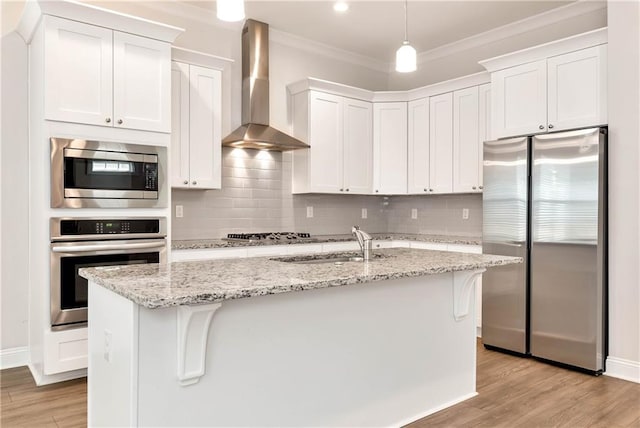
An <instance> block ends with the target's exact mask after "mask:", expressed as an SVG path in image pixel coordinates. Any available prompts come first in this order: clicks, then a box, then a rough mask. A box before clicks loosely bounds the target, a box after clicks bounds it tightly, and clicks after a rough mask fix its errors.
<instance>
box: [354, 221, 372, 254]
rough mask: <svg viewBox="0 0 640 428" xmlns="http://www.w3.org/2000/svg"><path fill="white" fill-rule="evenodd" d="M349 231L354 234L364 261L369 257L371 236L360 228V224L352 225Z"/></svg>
mask: <svg viewBox="0 0 640 428" xmlns="http://www.w3.org/2000/svg"><path fill="white" fill-rule="evenodd" d="M351 233H352V234H354V235H355V237H356V239H357V240H358V244H359V245H360V250H361V251H362V258H363V259H364V260H365V261H366V260H369V259H370V258H371V251H372V247H373V244H372V243H373V238H372V237H371V235H369V234H368V233H367V232H365V231H364V230H360V226H353V227H352V228H351Z"/></svg>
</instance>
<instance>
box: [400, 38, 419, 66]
mask: <svg viewBox="0 0 640 428" xmlns="http://www.w3.org/2000/svg"><path fill="white" fill-rule="evenodd" d="M416 69H417V66H416V50H415V49H414V48H413V46H411V45H410V44H409V41H408V40H405V41H404V42H403V43H402V46H400V49H398V50H397V51H396V71H397V72H400V73H410V72H412V71H416Z"/></svg>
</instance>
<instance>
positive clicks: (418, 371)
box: [88, 272, 476, 426]
mask: <svg viewBox="0 0 640 428" xmlns="http://www.w3.org/2000/svg"><path fill="white" fill-rule="evenodd" d="M454 275H455V273H451V272H450V273H444V274H437V275H427V276H420V277H408V278H401V279H390V280H385V281H380V282H376V283H370V284H367V285H366V286H362V285H357V284H356V285H348V286H342V287H336V288H325V289H318V290H306V291H302V292H296V293H283V294H276V295H268V296H260V297H251V298H245V299H237V300H228V301H224V302H223V303H222V306H221V307H220V309H218V310H217V311H216V312H215V314H214V316H213V320H212V323H211V327H210V329H209V333H208V340H207V345H206V349H207V352H206V359H205V374H204V376H202V377H201V378H200V380H199V381H198V382H197V383H195V384H193V385H189V386H183V385H181V383H180V382H179V379H178V355H179V349H180V346H179V345H178V333H177V331H178V311H179V309H178V307H168V308H160V309H148V308H144V307H141V306H138V305H136V304H135V303H133V302H131V301H129V300H127V299H126V298H123V297H120V296H117V295H115V294H114V293H113V292H111V291H109V290H107V289H105V288H103V287H101V286H98V285H96V284H95V283H93V282H91V283H90V297H89V299H90V301H91V305H92V306H91V311H89V318H90V320H89V326H90V327H89V329H90V333H89V334H90V339H89V346H90V357H89V358H90V361H89V367H90V371H91V373H90V378H89V379H90V381H89V387H88V389H89V425H90V426H104V425H112V426H113V425H139V426H187V425H188V426H196V425H206V426H231V425H235V426H239V425H244V426H397V425H401V424H404V423H408V422H411V421H413V420H416V419H419V418H421V417H423V416H425V415H427V414H429V413H432V412H435V411H437V410H439V409H441V408H444V407H448V406H449V405H452V404H455V403H456V402H459V401H462V400H465V399H467V398H470V397H472V396H474V395H475V357H476V349H475V346H476V343H475V322H474V320H475V314H473V312H471V313H469V314H468V316H463V317H462V318H461V319H460V320H459V321H456V319H455V317H454V285H453V282H454ZM473 296H474V294H473V290H472V292H471V295H470V296H466V297H467V298H470V299H472V300H471V301H473ZM195 307H197V306H195ZM470 310H471V311H473V305H471V306H470ZM136 314H137V315H136ZM105 331H109V332H110V333H111V345H110V346H111V347H110V356H109V359H110V361H107V360H106V356H105V340H104V337H105ZM98 373H99V374H98ZM108 397H111V398H109V399H108Z"/></svg>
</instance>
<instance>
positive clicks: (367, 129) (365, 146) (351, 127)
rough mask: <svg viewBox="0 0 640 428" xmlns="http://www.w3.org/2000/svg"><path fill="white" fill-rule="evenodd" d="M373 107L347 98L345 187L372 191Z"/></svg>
mask: <svg viewBox="0 0 640 428" xmlns="http://www.w3.org/2000/svg"><path fill="white" fill-rule="evenodd" d="M372 132H373V108H372V106H371V103H369V102H366V101H359V100H354V99H351V98H344V190H345V192H349V193H357V194H370V193H371V187H372V185H373V173H372V171H373V137H372Z"/></svg>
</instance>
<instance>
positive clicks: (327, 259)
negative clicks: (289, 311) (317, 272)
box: [271, 253, 385, 265]
mask: <svg viewBox="0 0 640 428" xmlns="http://www.w3.org/2000/svg"><path fill="white" fill-rule="evenodd" d="M383 257H385V256H383V255H382V254H372V255H371V259H369V261H371V260H376V259H381V258H383ZM271 260H273V261H276V262H285V263H299V264H321V263H334V264H338V265H340V264H343V263H347V262H363V261H364V258H363V257H362V256H361V255H359V253H328V254H312V255H303V256H290V257H275V258H272V259H271Z"/></svg>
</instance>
